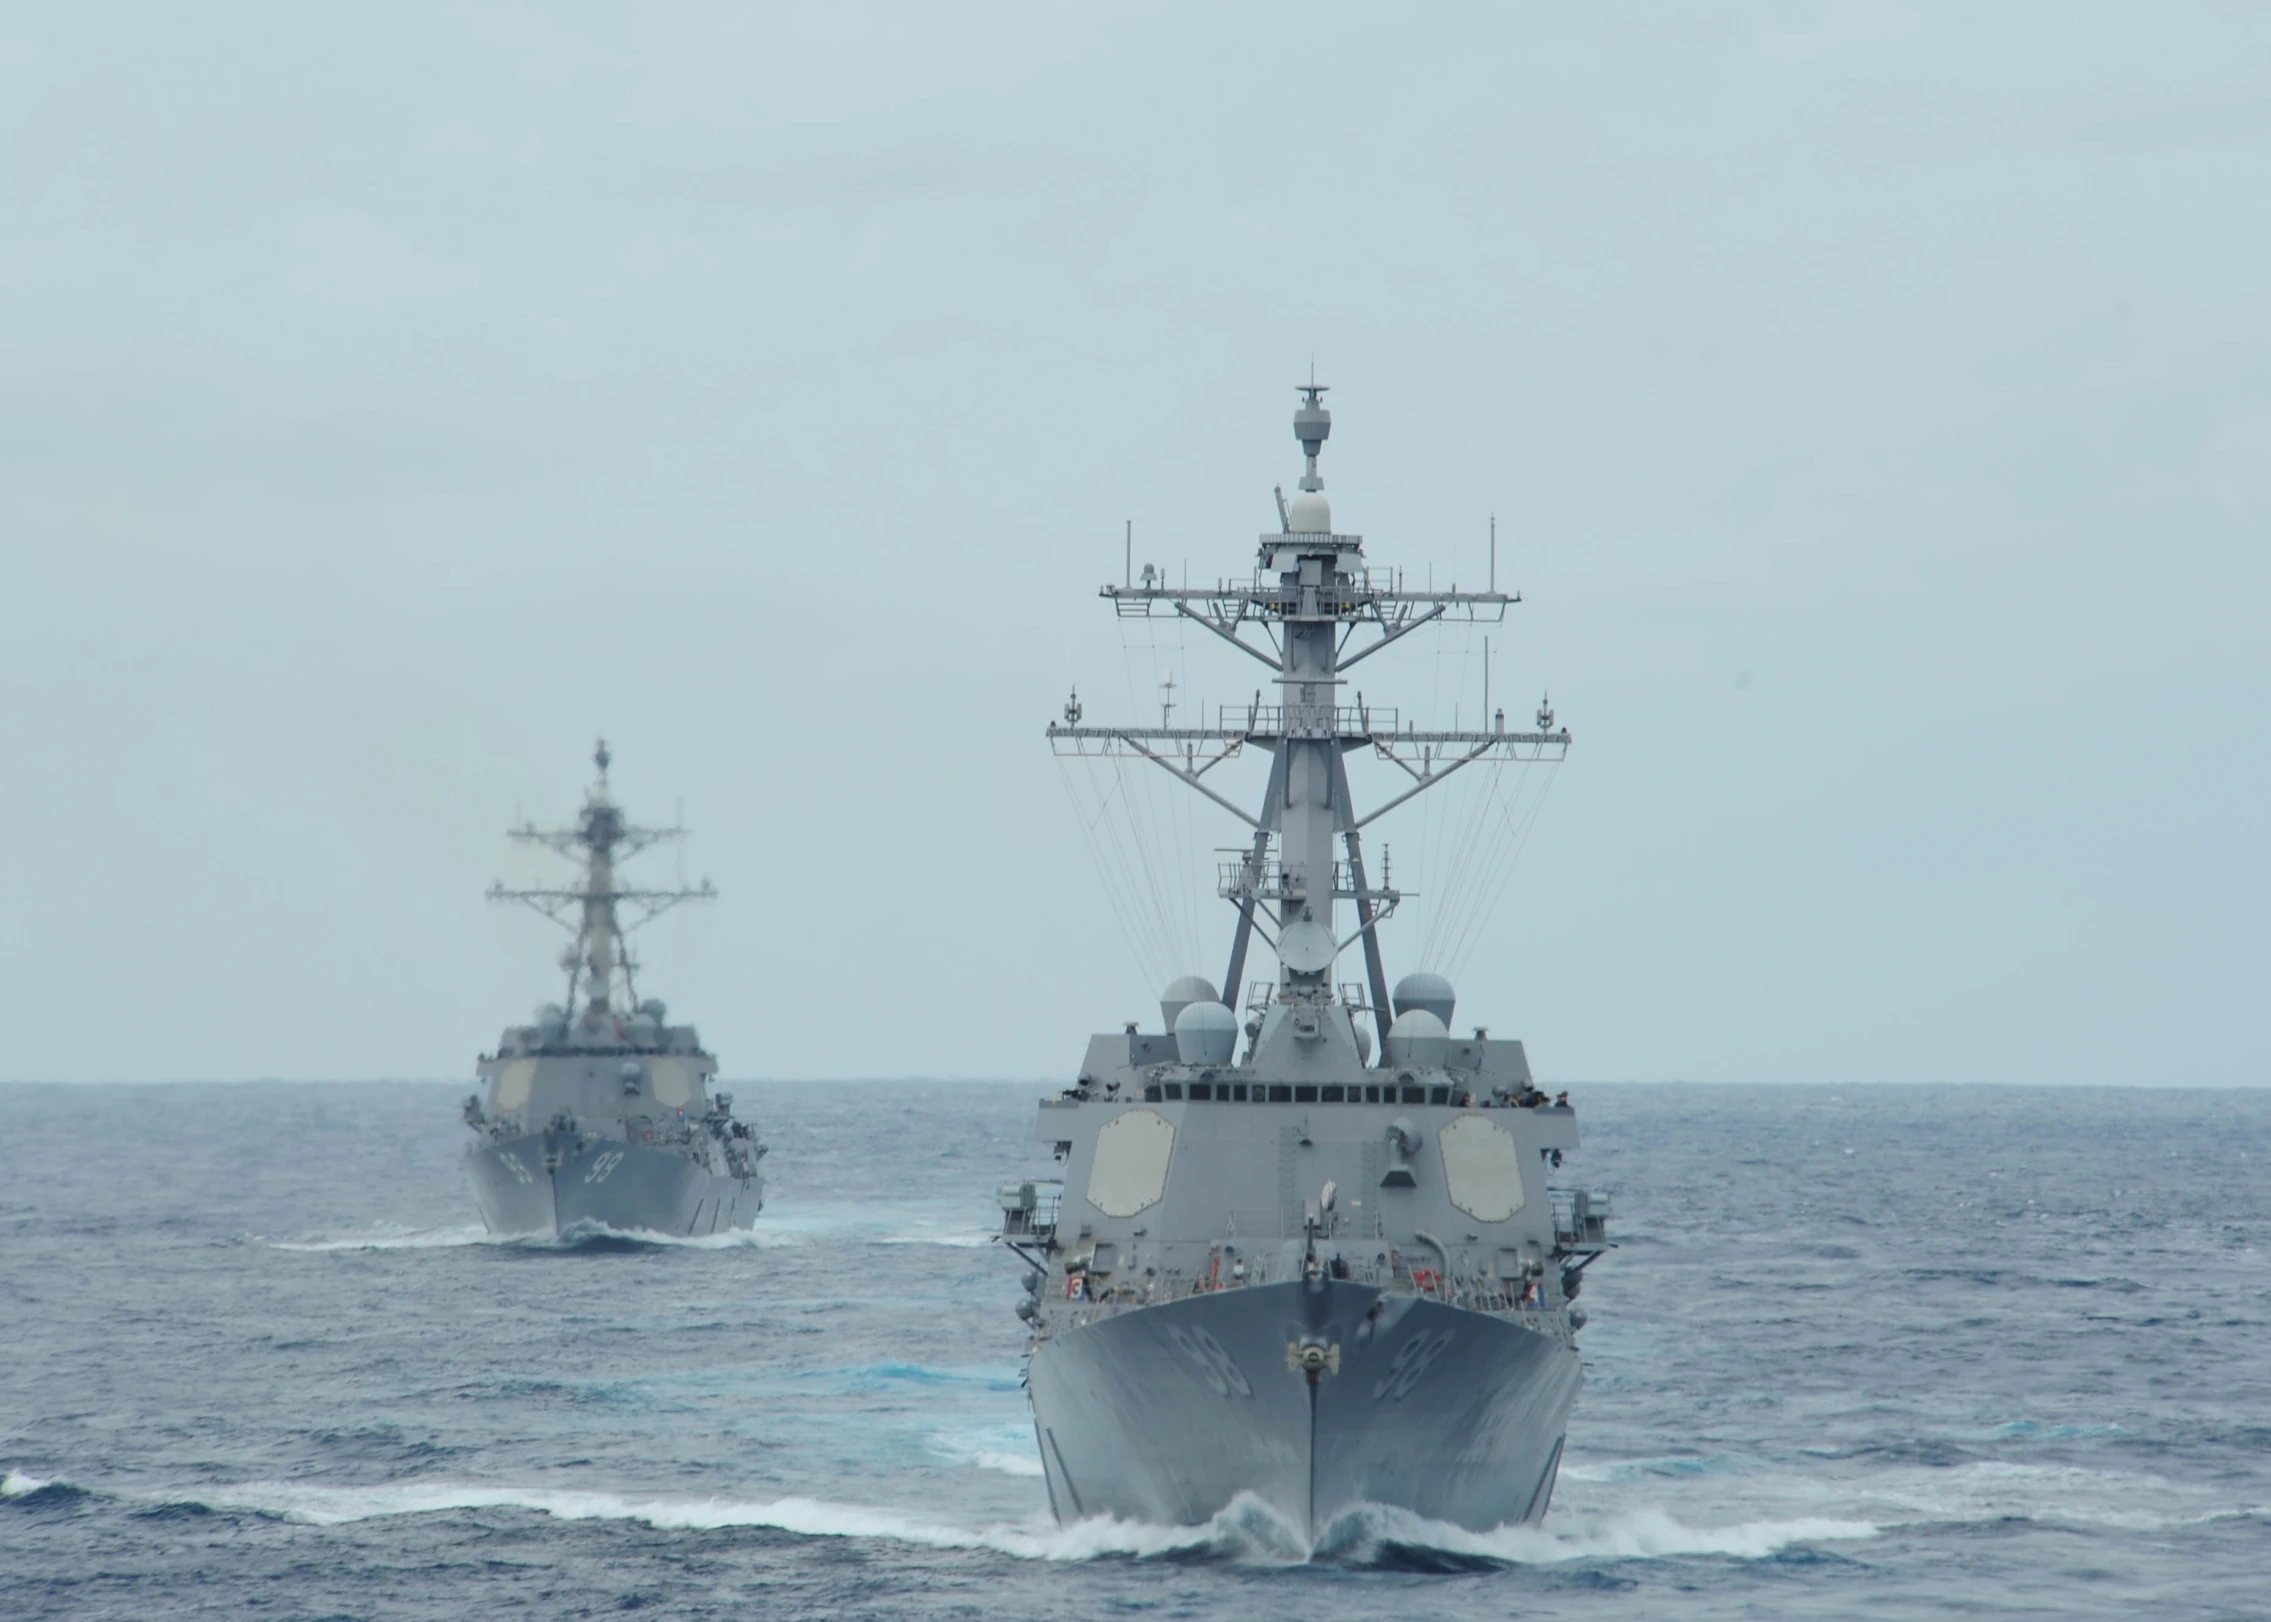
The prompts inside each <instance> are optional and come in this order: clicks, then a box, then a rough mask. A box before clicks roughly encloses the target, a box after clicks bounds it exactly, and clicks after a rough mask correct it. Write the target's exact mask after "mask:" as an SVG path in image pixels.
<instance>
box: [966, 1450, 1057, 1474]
mask: <svg viewBox="0 0 2271 1622" xmlns="http://www.w3.org/2000/svg"><path fill="white" fill-rule="evenodd" d="M970 1462H971V1463H972V1464H975V1465H976V1466H978V1468H979V1469H981V1470H999V1471H1000V1472H1001V1473H1002V1474H1003V1475H1007V1476H1031V1477H1033V1478H1034V1479H1035V1480H1038V1479H1039V1478H1040V1477H1041V1476H1042V1475H1043V1474H1044V1473H1045V1472H1044V1471H1043V1470H1042V1468H1041V1461H1040V1460H1039V1459H1037V1458H1035V1457H1034V1456H1033V1455H1032V1454H1030V1453H1000V1452H996V1451H995V1450H994V1449H992V1448H990V1447H982V1448H980V1449H978V1451H977V1452H975V1453H973V1454H971V1455H970Z"/></svg>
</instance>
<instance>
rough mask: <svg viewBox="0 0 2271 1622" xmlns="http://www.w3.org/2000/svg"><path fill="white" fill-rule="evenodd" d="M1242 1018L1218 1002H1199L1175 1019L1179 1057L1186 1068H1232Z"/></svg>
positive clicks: (1176, 1049)
mask: <svg viewBox="0 0 2271 1622" xmlns="http://www.w3.org/2000/svg"><path fill="white" fill-rule="evenodd" d="M1237 1046H1238V1016H1237V1015H1236V1014H1233V1013H1232V1012H1231V1011H1230V1010H1229V1009H1227V1008H1225V1007H1223V1006H1222V1004H1220V1003H1218V1002H1195V1003H1192V1004H1191V1005H1190V1006H1189V1007H1188V1008H1185V1009H1184V1010H1183V1011H1182V1012H1181V1013H1180V1014H1178V1015H1176V1016H1175V1056H1176V1057H1177V1058H1178V1059H1181V1060H1182V1061H1183V1062H1184V1063H1185V1064H1228V1063H1229V1062H1230V1055H1231V1054H1232V1052H1234V1051H1235V1050H1236V1048H1237Z"/></svg>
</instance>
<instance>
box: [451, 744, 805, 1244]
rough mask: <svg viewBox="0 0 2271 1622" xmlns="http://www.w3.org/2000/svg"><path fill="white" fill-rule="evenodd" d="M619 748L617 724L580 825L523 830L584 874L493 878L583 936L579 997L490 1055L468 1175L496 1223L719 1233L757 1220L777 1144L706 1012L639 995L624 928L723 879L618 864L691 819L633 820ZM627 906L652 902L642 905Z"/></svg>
mask: <svg viewBox="0 0 2271 1622" xmlns="http://www.w3.org/2000/svg"><path fill="white" fill-rule="evenodd" d="M610 758H611V757H610V756H609V754H608V751H607V742H606V740H605V739H601V740H600V744H599V747H598V749H597V750H596V751H594V753H593V756H592V760H593V763H594V764H595V765H597V766H598V768H599V779H598V781H597V782H595V783H594V784H593V785H592V787H591V789H590V791H589V792H588V793H587V794H586V795H585V797H584V807H583V812H582V814H581V815H580V816H578V817H577V819H576V825H575V826H574V827H573V828H565V829H540V828H537V827H534V826H532V825H528V824H523V825H522V826H520V827H518V828H514V829H512V830H511V831H510V837H511V838H513V839H516V840H519V841H521V842H523V843H525V844H534V845H542V846H544V847H546V848H547V849H549V850H552V851H556V852H557V853H559V854H560V855H562V856H565V857H567V858H569V859H570V860H571V861H575V862H577V863H578V864H579V865H580V866H581V867H582V868H583V882H582V884H581V885H580V886H579V887H577V888H575V889H570V890H508V889H506V888H505V887H504V886H503V885H502V884H497V885H493V886H491V888H490V890H489V899H490V900H492V901H517V902H522V903H525V904H526V905H528V906H531V907H533V908H535V909H536V910H537V911H538V912H541V913H543V914H544V915H545V916H546V917H548V918H551V919H552V920H554V921H555V922H556V923H559V924H561V925H563V926H564V927H565V928H566V929H567V930H568V931H569V932H570V933H571V934H572V935H574V936H575V943H574V945H572V946H571V947H569V948H568V950H567V952H566V953H565V954H563V956H562V957H561V960H560V966H561V968H562V969H563V970H565V971H566V974H567V977H568V985H567V1001H566V1003H565V1004H564V1005H563V1004H548V1005H546V1006H545V1007H543V1008H540V1009H538V1010H537V1011H536V1021H535V1023H534V1024H531V1025H516V1026H512V1027H510V1028H508V1029H507V1030H506V1032H505V1034H504V1036H503V1037H502V1038H501V1039H500V1040H499V1041H498V1043H497V1051H496V1053H495V1054H493V1055H490V1054H484V1055H482V1058H481V1064H480V1075H481V1079H482V1081H483V1082H484V1083H486V1085H487V1089H488V1091H487V1096H486V1097H484V1096H483V1095H481V1094H479V1093H476V1094H474V1095H473V1096H472V1097H470V1098H468V1099H467V1100H466V1101H465V1121H466V1124H467V1125H468V1126H470V1127H472V1128H473V1131H474V1133H475V1138H474V1143H473V1146H472V1148H470V1149H468V1150H467V1151H466V1154H465V1175H466V1180H467V1181H468V1182H469V1183H471V1184H472V1185H473V1195H474V1198H475V1199H477V1200H478V1201H480V1204H481V1220H482V1221H483V1222H485V1223H487V1224H488V1226H489V1231H490V1232H492V1233H506V1234H525V1233H548V1234H560V1233H564V1232H566V1231H567V1230H568V1229H570V1228H573V1227H576V1226H577V1225H578V1224H583V1225H588V1226H592V1227H597V1228H607V1229H614V1230H617V1231H622V1232H631V1231H646V1232H653V1233H663V1234H675V1235H690V1234H710V1233H716V1232H718V1231H719V1230H720V1229H728V1228H746V1227H748V1226H749V1225H750V1224H751V1222H752V1221H754V1220H755V1218H756V1216H757V1212H758V1210H759V1209H760V1208H761V1207H762V1205H763V1204H764V1189H763V1183H762V1181H761V1179H760V1178H759V1176H758V1171H757V1162H758V1161H759V1159H761V1158H762V1157H763V1155H764V1153H765V1146H764V1145H763V1144H762V1143H761V1142H759V1141H758V1138H757V1135H756V1132H755V1130H754V1129H753V1128H751V1127H750V1126H748V1125H746V1124H745V1123H743V1122H741V1121H737V1120H735V1119H734V1116H733V1095H732V1094H730V1093H712V1092H711V1091H710V1083H711V1080H712V1078H713V1077H715V1076H716V1074H717V1060H716V1059H714V1058H712V1057H711V1056H710V1055H709V1054H708V1053H706V1052H704V1051H703V1049H702V1042H701V1038H700V1037H698V1036H697V1035H695V1033H694V1027H693V1026H691V1025H672V1024H670V1023H669V1019H668V1010H667V1009H665V1008H664V1006H663V1005H662V1003H660V1002H659V1001H656V1000H653V999H649V1000H648V1001H646V1002H641V1001H639V998H638V990H637V987H636V984H635V982H634V980H633V976H634V974H635V972H636V969H637V964H636V962H635V960H634V959H633V958H632V956H631V954H630V951H629V950H628V948H627V947H626V946H625V945H624V941H623V937H624V936H625V935H626V934H627V933H628V932H629V931H630V930H632V929H634V928H636V927H638V925H639V924H642V923H645V922H646V921H647V920H648V919H650V918H653V917H654V916H655V915H656V914H658V913H661V912H664V911H666V910H668V909H669V908H671V907H674V906H676V905H678V903H680V902H682V901H708V900H710V899H712V898H713V897H715V896H716V894H717V892H716V891H715V890H714V889H712V888H711V886H710V884H709V882H708V881H707V880H704V881H703V883H702V884H701V886H700V887H699V888H697V889H677V890H633V889H625V888H623V887H622V885H621V884H620V883H619V882H618V881H617V879H616V873H615V870H616V867H617V865H618V864H620V863H622V862H625V861H627V860H629V859H630V858H631V857H633V856H635V855H637V854H638V853H639V852H640V851H642V850H645V849H647V848H648V847H649V846H651V845H655V844H659V843H661V842H663V841H664V840H672V839H678V838H681V837H683V836H684V833H685V830H684V829H682V828H638V827H633V826H632V825H631V824H630V823H629V822H628V821H626V820H625V819H624V816H623V813H622V811H621V810H619V809H618V808H617V807H616V804H615V802H614V800H613V798H612V797H611V796H610V795H609V793H608V789H607V767H608V763H609V760H610ZM626 909H636V911H637V914H638V916H637V917H635V918H631V919H629V920H626V919H625V918H624V916H623V914H624V911H625V910H626ZM579 985H580V986H581V988H582V991H583V997H582V1003H581V1006H580V1007H579V1006H578V1002H577V995H576V993H577V989H578V987H579Z"/></svg>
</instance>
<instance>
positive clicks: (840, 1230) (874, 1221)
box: [254, 1207, 994, 1254]
mask: <svg viewBox="0 0 2271 1622" xmlns="http://www.w3.org/2000/svg"><path fill="white" fill-rule="evenodd" d="M254 1238H255V1242H256V1243H259V1244H264V1245H266V1246H268V1247H269V1248H270V1249H272V1250H288V1251H301V1252H313V1253H319V1254H320V1253H323V1252H328V1251H371V1250H458V1249H463V1248H465V1247H467V1246H471V1245H488V1246H494V1247H498V1248H502V1249H508V1250H529V1251H564V1252H574V1251H588V1250H618V1249H625V1248H639V1249H644V1248H648V1247H654V1248H661V1249H675V1250H771V1249H779V1248H793V1247H799V1246H804V1245H815V1244H829V1243H847V1242H848V1243H853V1244H871V1245H938V1246H944V1247H947V1248H950V1249H957V1250H977V1249H983V1248H984V1247H986V1246H988V1245H990V1244H992V1243H993V1241H994V1236H993V1234H992V1232H991V1231H989V1230H987V1229H985V1228H983V1227H980V1226H977V1225H976V1224H973V1223H967V1222H962V1221H952V1222H949V1221H933V1220H929V1219H926V1218H922V1217H910V1216H906V1215H903V1214H894V1213H891V1212H889V1211H884V1212H880V1213H879V1212H876V1211H874V1210H873V1209H872V1208H869V1207H861V1208H860V1209H859V1210H858V1211H857V1212H851V1211H841V1212H794V1213H788V1214H783V1215H780V1216H767V1215H760V1216H759V1217H758V1218H757V1222H756V1225H755V1226H754V1227H749V1228H735V1229H731V1230H729V1231H728V1232H725V1233H706V1234H699V1235H691V1236H689V1235H681V1234H667V1233H654V1232H651V1231H648V1230H645V1229H637V1228H611V1227H609V1226H608V1225H607V1224H605V1223H603V1222H578V1223H576V1224H575V1225H573V1226H572V1227H570V1228H568V1229H567V1231H565V1232H564V1233H561V1234H559V1235H558V1236H557V1237H555V1236H554V1235H551V1234H497V1233H491V1232H489V1231H488V1230H487V1229H486V1228H483V1227H481V1226H480V1225H479V1224H477V1223H462V1224H459V1225H456V1226H453V1227H447V1228H406V1227H400V1226H396V1225H392V1224H380V1225H376V1226H374V1227H373V1228H371V1229H368V1230H365V1231H361V1232H355V1233H345V1234H334V1235H322V1236H317V1237H311V1238H295V1239H272V1238H268V1237H266V1236H258V1235H256V1236H254Z"/></svg>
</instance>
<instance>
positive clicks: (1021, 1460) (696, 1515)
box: [0, 1449, 1877, 1566]
mask: <svg viewBox="0 0 2271 1622" xmlns="http://www.w3.org/2000/svg"><path fill="white" fill-rule="evenodd" d="M971 1458H972V1462H975V1463H979V1464H981V1465H984V1466H987V1467H995V1468H1007V1469H1009V1470H1010V1471H1011V1472H1012V1473H1014V1474H1020V1475H1023V1474H1033V1475H1038V1474H1039V1473H1040V1469H1039V1465H1038V1464H1037V1463H1036V1462H1035V1461H1033V1460H1031V1459H1030V1458H1029V1457H1026V1456H1023V1455H1004V1456H1003V1457H1002V1458H1001V1460H1000V1461H999V1463H998V1464H996V1463H994V1462H993V1461H992V1460H991V1458H990V1455H989V1454H988V1450H985V1449H978V1450H976V1451H975V1452H973V1453H972V1455H971ZM59 1488H60V1489H61V1490H63V1491H67V1492H68V1493H70V1494H71V1495H72V1496H73V1497H82V1496H85V1495H86V1493H85V1489H83V1488H78V1487H71V1486H67V1485H65V1484H61V1483H54V1482H48V1481H43V1480H39V1479H38V1478H35V1477H32V1476H27V1475H22V1474H20V1473H17V1472H13V1471H11V1472H9V1473H8V1475H7V1476H6V1478H5V1482H4V1484H0V1493H4V1494H5V1495H6V1496H8V1497H10V1498H32V1497H35V1496H38V1495H44V1494H51V1493H54V1492H56V1491H57V1490H58V1489H59ZM133 1496H135V1497H137V1498H141V1499H144V1500H146V1501H147V1502H148V1503H149V1504H150V1505H152V1506H154V1511H155V1512H163V1513H169V1514H175V1515H183V1514H201V1513H220V1514H227V1513H242V1514H253V1515H261V1516H271V1517H275V1518H277V1519H280V1520H286V1521H293V1522H298V1523H300V1524H303V1525H309V1526H342V1525H350V1524H353V1523H355V1522H359V1521H368V1520H380V1519H387V1518H392V1517H397V1516H411V1515H439V1514H450V1513H454V1512H460V1511H478V1510H523V1511H527V1512H530V1513H534V1514H540V1515H546V1516H549V1517H551V1518H552V1519H554V1520H561V1521H635V1522H638V1523H640V1524H642V1525H646V1526H650V1527H653V1528H655V1529H657V1530H658V1531H718V1530H726V1529H733V1528H759V1529H768V1530H774V1531H781V1532H788V1533H791V1534H794V1535H797V1536H801V1537H818V1538H852V1539H869V1540H880V1541H885V1542H893V1543H903V1544H909V1545H913V1546H916V1547H920V1548H928V1549H967V1550H973V1551H990V1552H992V1553H996V1554H1003V1555H1007V1556H1009V1557H1011V1558H1013V1559H1018V1560H1035V1561H1064V1562H1084V1561H1093V1560H1101V1559H1115V1558H1117V1559H1139V1560H1146V1559H1159V1558H1172V1559H1175V1560H1178V1561H1181V1562H1189V1561H1191V1560H1194V1559H1197V1560H1216V1561H1223V1562H1229V1563H1239V1564H1265V1565H1299V1564H1303V1563H1307V1562H1310V1561H1314V1560H1324V1561H1327V1562H1330V1563H1333V1564H1340V1565H1399V1566H1401V1565H1410V1564H1412V1563H1413V1560H1412V1556H1413V1552H1414V1551H1425V1552H1426V1553H1427V1554H1430V1555H1433V1556H1436V1557H1438V1558H1440V1557H1444V1556H1448V1557H1452V1558H1453V1559H1455V1560H1458V1561H1462V1562H1468V1563H1475V1564H1484V1565H1538V1564H1549V1563H1566V1562H1571V1561H1604V1560H1607V1561H1618V1560H1639V1559H1655V1558H1662V1557H1665V1556H1679V1555H1688V1556H1695V1555H1716V1556H1723V1557H1731V1558H1735V1559H1760V1558H1764V1557H1767V1556H1770V1555H1774V1554H1777V1553H1780V1552H1781V1551H1783V1550H1785V1549H1787V1548H1789V1547H1791V1546H1792V1545H1794V1544H1800V1543H1809V1544H1810V1543H1823V1542H1832V1541H1838V1540H1843V1539H1853V1538H1865V1537H1872V1536H1875V1535H1876V1531H1877V1529H1876V1528H1875V1527H1874V1526H1871V1525H1868V1524H1865V1523H1857V1522H1851V1521H1840V1520H1832V1519H1825V1518H1819V1517H1815V1518H1806V1519H1798V1520H1791V1521H1781V1522H1748V1523H1744V1524H1741V1525H1736V1526H1727V1527H1694V1526H1687V1525H1684V1524H1682V1523H1680V1522H1679V1521H1677V1520H1675V1519H1674V1518H1673V1517H1671V1516H1669V1515H1666V1514H1663V1513H1661V1512H1657V1511H1647V1510H1643V1511H1638V1512H1634V1513H1630V1514H1622V1515H1607V1516H1597V1517H1581V1518H1579V1521H1578V1523H1577V1524H1573V1525H1570V1526H1567V1527H1563V1528H1557V1529H1555V1530H1552V1531H1548V1530H1544V1529H1541V1528H1535V1527H1501V1528H1499V1529H1498V1530H1496V1531H1492V1532H1470V1531H1467V1530H1465V1529H1463V1528H1460V1527H1456V1526H1449V1525H1446V1524H1444V1523H1442V1522H1439V1521H1429V1520H1426V1519H1423V1518H1422V1517H1419V1516H1416V1515H1413V1514H1411V1513H1410V1512H1408V1511H1404V1510H1398V1509H1390V1508H1386V1507H1382V1506H1368V1507H1366V1508H1363V1509H1360V1510H1355V1511H1352V1512H1350V1513H1349V1514H1347V1515H1344V1516H1342V1517H1341V1518H1340V1519H1339V1520H1338V1521H1336V1522H1335V1523H1334V1525H1333V1526H1332V1527H1331V1528H1330V1529H1329V1530H1328V1532H1327V1533H1326V1535H1325V1537H1324V1538H1323V1539H1321V1540H1319V1542H1318V1543H1317V1544H1316V1545H1314V1546H1312V1545H1310V1544H1309V1543H1308V1541H1307V1540H1306V1539H1305V1538H1304V1537H1303V1535H1302V1534H1301V1533H1300V1531H1299V1530H1298V1529H1296V1528H1295V1527H1293V1526H1292V1525H1290V1524H1289V1523H1287V1522H1286V1521H1285V1520H1283V1519H1282V1518H1281V1517H1280V1516H1279V1515H1278V1514H1277V1513H1276V1512H1275V1511H1274V1510H1272V1509H1270V1508H1269V1507H1268V1506H1267V1505H1265V1504H1263V1503H1261V1502H1260V1501H1258V1500H1256V1499H1253V1498H1251V1497H1248V1496H1245V1495H1241V1496H1240V1497H1239V1498H1237V1499H1236V1500H1234V1501H1233V1502H1232V1503H1231V1504H1230V1506H1229V1507H1228V1508H1226V1509H1224V1510H1223V1511H1222V1512H1221V1513H1220V1514H1218V1515H1216V1516H1215V1517H1214V1518H1213V1519H1212V1520H1210V1521H1208V1522H1207V1523H1206V1524H1204V1525H1203V1526H1157V1525H1151V1524H1148V1523H1144V1522H1138V1521H1124V1520H1118V1519H1114V1518H1112V1517H1109V1516H1097V1517H1092V1518H1090V1519H1087V1520H1082V1521H1076V1522H1074V1523H1072V1524H1071V1525H1068V1526H1056V1525H1053V1524H1050V1523H1049V1522H1048V1520H1047V1519H1046V1518H1045V1517H1044V1516H1042V1515H1039V1514H1036V1515H1034V1516H1033V1517H1031V1518H1030V1519H1028V1520H1026V1521H1024V1522H1022V1523H1005V1524H995V1525H990V1526H967V1525H957V1524H955V1523H953V1522H951V1521H946V1520H941V1519H937V1518H934V1517H930V1516H926V1515H923V1514H921V1513H920V1512H917V1511H913V1510H906V1509H897V1508H888V1507H879V1506H872V1505H861V1504H844V1503H836V1502H831V1501H829V1500H826V1499H818V1498H803V1497H788V1498H777V1499H771V1500H762V1501H759V1500H738V1499H730V1498H718V1497H704V1498H696V1497H674V1496H667V1495H642V1494H632V1493H613V1492H598V1491H590V1490H580V1489H568V1488H555V1489H547V1488H529V1487H513V1486H482V1485H476V1484H471V1483H449V1482H401V1483H395V1484H392V1485H386V1486H367V1487H329V1486H320V1485H315V1484H311V1483H307V1482H284V1481H251V1482H244V1483H242V1484H239V1485H235V1486H227V1487H214V1486H203V1487H200V1488H198V1489H197V1490H196V1491H195V1492H194V1493H173V1494H150V1493H142V1494H135V1495H133ZM150 1512H153V1511H152V1510H145V1511H144V1513H150ZM1422 1563H1426V1562H1424V1561H1423V1562H1422Z"/></svg>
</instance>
